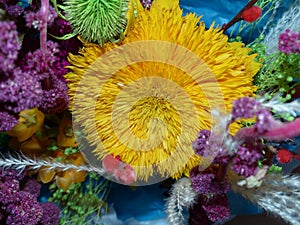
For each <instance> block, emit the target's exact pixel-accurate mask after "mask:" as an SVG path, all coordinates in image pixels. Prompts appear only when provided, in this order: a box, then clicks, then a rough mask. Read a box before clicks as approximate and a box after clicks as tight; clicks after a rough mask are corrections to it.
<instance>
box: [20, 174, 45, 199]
mask: <svg viewBox="0 0 300 225" xmlns="http://www.w3.org/2000/svg"><path fill="white" fill-rule="evenodd" d="M21 190H22V191H26V192H28V193H30V194H32V195H33V196H35V197H36V198H37V197H38V196H39V195H40V190H41V184H40V183H39V182H37V181H36V179H34V178H26V179H25V180H24V181H23V182H22V187H21Z"/></svg>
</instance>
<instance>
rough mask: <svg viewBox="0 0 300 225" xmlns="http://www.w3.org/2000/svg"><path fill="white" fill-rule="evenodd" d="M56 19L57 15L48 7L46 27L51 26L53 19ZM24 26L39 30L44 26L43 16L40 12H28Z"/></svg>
mask: <svg viewBox="0 0 300 225" xmlns="http://www.w3.org/2000/svg"><path fill="white" fill-rule="evenodd" d="M56 17H57V13H56V12H55V10H54V8H53V7H52V6H49V10H48V17H47V25H48V26H51V24H53V22H54V20H55V18H56ZM25 21H26V26H27V27H29V28H31V27H33V28H34V29H37V30H41V29H42V28H43V26H44V22H43V15H42V12H41V10H39V11H37V12H33V11H29V12H27V13H26V14H25Z"/></svg>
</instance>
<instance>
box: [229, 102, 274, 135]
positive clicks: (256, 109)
mask: <svg viewBox="0 0 300 225" xmlns="http://www.w3.org/2000/svg"><path fill="white" fill-rule="evenodd" d="M231 114H232V121H231V122H233V121H235V120H236V119H239V118H253V117H256V123H255V124H254V128H255V131H256V132H257V133H259V134H262V133H264V132H266V131H268V130H269V129H270V127H271V122H272V119H273V117H272V114H271V112H270V111H269V110H268V109H266V108H264V107H263V106H262V104H261V103H260V102H258V101H256V100H255V99H253V98H249V97H243V98H239V99H237V100H236V101H234V102H233V107H232V111H231Z"/></svg>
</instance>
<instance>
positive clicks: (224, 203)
mask: <svg viewBox="0 0 300 225" xmlns="http://www.w3.org/2000/svg"><path fill="white" fill-rule="evenodd" d="M202 208H203V209H204V211H205V212H206V215H207V217H208V218H209V219H210V220H211V221H213V222H217V221H223V220H225V219H227V218H228V217H229V216H230V208H229V203H228V198H227V196H226V195H225V194H219V195H213V196H204V197H203V199H202Z"/></svg>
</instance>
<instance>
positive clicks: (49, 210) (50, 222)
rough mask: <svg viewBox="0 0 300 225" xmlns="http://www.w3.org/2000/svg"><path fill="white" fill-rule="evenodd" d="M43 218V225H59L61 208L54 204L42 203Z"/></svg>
mask: <svg viewBox="0 0 300 225" xmlns="http://www.w3.org/2000/svg"><path fill="white" fill-rule="evenodd" d="M41 206H42V208H43V211H44V213H43V218H42V221H41V225H57V224H58V221H59V208H58V207H57V206H56V205H55V204H54V203H53V202H44V203H41Z"/></svg>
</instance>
